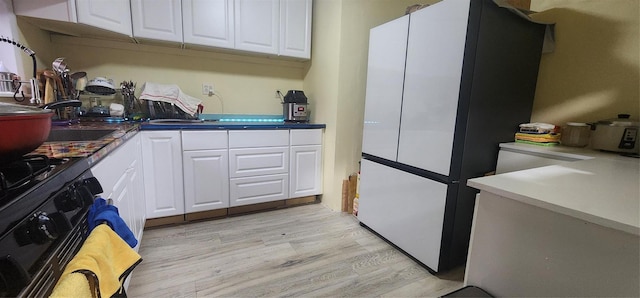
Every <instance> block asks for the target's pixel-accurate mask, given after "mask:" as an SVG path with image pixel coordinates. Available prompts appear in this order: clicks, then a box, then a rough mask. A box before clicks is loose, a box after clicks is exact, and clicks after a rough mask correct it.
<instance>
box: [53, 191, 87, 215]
mask: <svg viewBox="0 0 640 298" xmlns="http://www.w3.org/2000/svg"><path fill="white" fill-rule="evenodd" d="M53 202H54V203H55V204H56V209H58V210H59V211H62V212H69V211H73V210H76V209H78V208H82V207H83V206H84V202H83V201H82V199H81V198H80V196H79V195H78V191H77V189H76V188H70V189H68V190H66V191H63V192H61V193H60V194H58V196H56V198H55V199H53Z"/></svg>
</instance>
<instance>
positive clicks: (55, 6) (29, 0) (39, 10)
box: [13, 0, 78, 23]
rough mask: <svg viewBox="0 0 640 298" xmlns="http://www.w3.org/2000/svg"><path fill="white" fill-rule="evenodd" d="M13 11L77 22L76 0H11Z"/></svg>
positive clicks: (30, 15) (20, 14)
mask: <svg viewBox="0 0 640 298" xmlns="http://www.w3.org/2000/svg"><path fill="white" fill-rule="evenodd" d="M13 12H14V13H15V14H16V15H17V16H27V17H34V18H39V19H47V20H54V21H61V22H70V23H77V22H78V16H77V14H76V0H18V1H13Z"/></svg>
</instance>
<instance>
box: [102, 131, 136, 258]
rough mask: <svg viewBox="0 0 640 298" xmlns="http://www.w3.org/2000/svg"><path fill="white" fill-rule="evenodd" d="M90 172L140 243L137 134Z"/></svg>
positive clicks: (105, 197)
mask: <svg viewBox="0 0 640 298" xmlns="http://www.w3.org/2000/svg"><path fill="white" fill-rule="evenodd" d="M91 172H92V173H93V175H94V176H95V177H96V178H97V179H98V181H100V185H102V189H103V191H104V192H103V197H104V199H112V200H113V204H114V205H115V206H116V207H118V212H119V214H120V217H122V219H123V220H124V222H125V223H126V224H127V226H128V227H129V229H131V231H132V232H133V234H134V236H135V237H136V239H137V240H138V244H139V243H140V240H141V239H142V232H143V229H144V223H145V220H146V211H145V205H146V203H145V193H144V179H143V176H142V146H141V138H140V133H138V134H137V135H135V136H134V137H133V138H131V139H129V140H127V141H126V142H125V143H124V144H122V146H121V147H120V148H117V149H116V150H115V151H113V152H111V153H110V154H109V155H107V156H105V157H104V158H103V159H102V160H100V162H98V163H97V164H96V165H94V166H93V167H92V168H91ZM138 248H139V245H138V246H137V247H136V248H135V249H136V250H137V249H138Z"/></svg>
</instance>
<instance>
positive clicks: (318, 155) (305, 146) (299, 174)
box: [289, 129, 322, 198]
mask: <svg viewBox="0 0 640 298" xmlns="http://www.w3.org/2000/svg"><path fill="white" fill-rule="evenodd" d="M290 143H291V148H290V154H289V156H290V161H289V165H290V167H289V177H290V179H289V197H290V198H299V197H305V196H313V195H319V194H321V193H322V129H299V130H291V134H290Z"/></svg>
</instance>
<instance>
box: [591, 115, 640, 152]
mask: <svg viewBox="0 0 640 298" xmlns="http://www.w3.org/2000/svg"><path fill="white" fill-rule="evenodd" d="M592 130H593V131H592V132H591V147H592V148H593V149H597V150H604V151H612V152H620V153H635V154H637V153H638V152H639V151H640V150H639V148H640V146H639V144H638V130H640V122H638V121H637V120H632V119H630V115H629V114H618V118H614V119H605V120H600V121H598V122H596V123H594V124H593V127H592Z"/></svg>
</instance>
